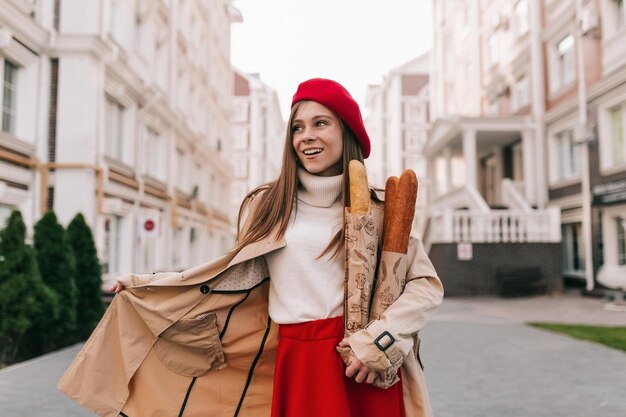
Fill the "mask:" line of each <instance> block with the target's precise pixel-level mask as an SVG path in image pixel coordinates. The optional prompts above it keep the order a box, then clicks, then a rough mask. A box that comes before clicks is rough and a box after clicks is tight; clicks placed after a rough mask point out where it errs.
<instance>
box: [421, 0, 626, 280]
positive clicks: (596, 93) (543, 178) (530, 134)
mask: <svg viewBox="0 0 626 417" xmlns="http://www.w3.org/2000/svg"><path fill="white" fill-rule="evenodd" d="M625 20H626V18H625V11H624V4H623V2H622V1H621V0H601V1H585V0H563V1H556V0H517V1H513V2H510V1H490V2H487V1H473V2H461V1H454V0H441V1H439V0H437V1H435V50H434V51H433V56H434V59H433V73H432V91H433V93H432V96H433V98H432V110H433V120H434V122H433V130H432V132H431V135H430V138H429V142H428V144H427V146H426V153H427V155H428V157H429V161H430V162H431V175H432V176H433V177H434V178H435V186H434V187H433V189H432V190H433V193H432V194H431V198H432V201H433V204H432V205H431V207H432V208H433V211H432V216H431V225H434V226H435V227H434V229H435V232H436V233H435V240H434V241H433V244H434V242H435V241H437V242H445V241H448V242H456V243H459V242H461V241H462V240H467V241H469V242H470V243H471V241H474V242H480V241H485V240H489V239H491V240H493V239H496V240H498V241H508V242H511V241H512V239H513V238H514V239H516V241H517V242H524V244H525V245H526V246H528V245H529V244H532V245H531V246H536V245H538V244H541V245H542V246H538V247H542V248H543V249H542V254H543V253H545V252H544V251H545V250H548V248H549V253H552V252H553V251H554V248H553V247H552V245H550V243H551V242H552V243H554V242H558V241H561V244H560V247H561V249H560V252H559V253H558V254H555V255H556V256H555V257H556V258H557V259H560V261H559V265H558V269H555V268H554V265H547V264H545V263H544V264H541V262H543V259H544V258H543V257H542V256H540V255H541V254H538V253H536V252H529V253H528V254H526V255H525V258H526V259H531V258H535V259H536V260H535V261H533V263H534V265H532V264H530V263H529V264H528V265H525V266H527V267H531V266H538V267H539V268H540V270H541V271H542V274H543V275H544V276H549V278H548V288H549V289H550V288H551V289H554V290H558V288H559V283H557V282H556V281H554V280H555V278H554V277H555V276H557V275H558V279H559V281H560V282H563V280H568V281H569V282H574V283H576V282H578V283H580V284H584V285H585V287H586V288H587V289H588V290H592V289H594V288H595V287H597V286H598V284H600V286H603V285H604V286H608V287H613V288H620V287H621V288H624V287H626V283H625V282H624V281H623V280H624V278H621V277H626V274H625V273H624V272H626V269H624V268H625V266H624V265H625V264H626V260H625V255H624V253H625V244H624V220H623V219H624V217H625V216H626V207H625V206H624V201H625V197H626V192H625V190H626V181H625V176H626V173H625V171H626V163H625V162H626V159H625V158H624V155H623V154H624V141H625V139H624V135H625V133H624V129H623V126H624V107H625V106H624V103H625V102H626V101H625V95H624V94H625V89H626V66H625V64H626V49H625V47H624V46H623V45H626V43H625V42H624V40H626V26H625V25H624V22H625ZM446 209H448V216H451V217H446V215H444V214H442V213H444V212H446ZM449 209H457V210H456V211H453V212H450V211H449ZM459 209H465V210H464V212H461V210H459ZM468 209H469V210H468ZM555 210H556V213H555ZM472 212H474V213H476V212H482V215H480V216H479V215H478V214H472ZM519 213H526V214H525V215H524V216H523V217H524V218H522V217H519V216H520V214H519ZM494 216H497V217H498V218H499V220H494ZM531 217H534V220H531ZM485 219H487V220H485ZM485 221H486V222H487V223H486V224H487V226H488V227H487V228H486V227H485ZM444 223H445V224H446V225H443V224H444ZM476 226H478V227H479V228H482V229H485V230H487V229H489V230H491V231H490V232H489V234H488V235H487V236H486V238H487V239H486V238H485V237H479V236H472V234H476V233H477V232H476V230H475V229H476ZM494 228H496V229H497V230H496V233H495V236H494V232H493V230H494ZM512 230H514V231H515V234H511V231H512ZM539 231H543V233H540V234H538V232H539ZM466 232H467V233H469V236H465V237H464V235H465V234H466ZM505 232H506V233H505ZM437 233H443V234H447V237H446V238H442V235H441V234H439V235H437ZM481 233H482V232H481ZM505 239H506V240H505ZM546 245H547V246H546ZM518 263H519V262H518ZM484 265H485V267H484V268H482V269H480V268H479V269H480V271H481V273H484V274H486V275H488V276H493V273H494V271H493V268H494V265H493V263H491V264H490V263H488V262H487V263H484ZM522 266H524V265H522V264H521V263H520V267H522ZM487 279H488V278H487ZM550 280H553V282H552V284H551V283H550V282H551V281H550Z"/></svg>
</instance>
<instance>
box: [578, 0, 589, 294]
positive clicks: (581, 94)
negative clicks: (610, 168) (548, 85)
mask: <svg viewBox="0 0 626 417" xmlns="http://www.w3.org/2000/svg"><path fill="white" fill-rule="evenodd" d="M582 12H583V3H582V0H576V30H575V31H574V33H575V37H576V70H577V75H578V126H577V129H576V136H575V141H576V142H577V143H578V144H579V145H580V170H581V173H580V175H581V194H582V211H583V224H582V227H583V239H584V242H585V280H586V282H587V285H586V288H587V291H591V290H593V287H594V279H593V251H592V236H591V189H590V178H589V139H590V137H589V136H590V135H589V131H588V128H587V91H586V86H585V59H584V53H583V45H582V40H583V34H582V26H581V23H582Z"/></svg>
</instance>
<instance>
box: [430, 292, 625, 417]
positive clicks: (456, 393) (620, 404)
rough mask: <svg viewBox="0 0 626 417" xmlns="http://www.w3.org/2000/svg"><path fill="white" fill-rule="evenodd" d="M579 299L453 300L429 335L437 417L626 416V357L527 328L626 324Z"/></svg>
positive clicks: (620, 315) (597, 303)
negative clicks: (552, 324) (553, 324)
mask: <svg viewBox="0 0 626 417" xmlns="http://www.w3.org/2000/svg"><path fill="white" fill-rule="evenodd" d="M605 304H606V301H604V300H601V299H594V298H580V297H573V296H559V297H535V298H528V299H509V300H503V299H498V298H483V299H475V298H474V299H446V301H445V302H444V304H443V305H442V307H441V309H440V311H439V312H438V314H437V316H436V317H435V319H434V320H433V321H432V322H431V323H430V324H429V325H428V326H427V328H426V329H425V330H424V331H423V332H422V338H423V348H422V359H423V360H424V363H425V366H426V369H425V371H426V379H427V383H428V388H429V391H430V397H431V402H432V404H433V411H434V414H435V416H436V417H626V394H625V393H626V353H624V352H621V351H618V350H614V349H609V348H606V347H604V346H602V345H598V344H595V343H590V342H585V341H579V340H576V339H572V338H569V337H567V336H562V335H559V334H555V333H550V332H546V331H543V330H539V329H535V328H532V327H529V326H525V325H524V324H522V323H523V322H525V321H536V322H560V323H588V324H599V325H613V326H626V312H616V311H609V310H606V309H605Z"/></svg>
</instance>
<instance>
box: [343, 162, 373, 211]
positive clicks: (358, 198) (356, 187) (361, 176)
mask: <svg viewBox="0 0 626 417" xmlns="http://www.w3.org/2000/svg"><path fill="white" fill-rule="evenodd" d="M348 170H349V173H350V212H351V213H352V214H367V213H369V211H370V204H371V202H370V190H369V185H368V183H367V171H365V166H364V165H363V164H362V163H361V162H359V161H357V160H356V159H353V160H352V161H350V165H349V166H348Z"/></svg>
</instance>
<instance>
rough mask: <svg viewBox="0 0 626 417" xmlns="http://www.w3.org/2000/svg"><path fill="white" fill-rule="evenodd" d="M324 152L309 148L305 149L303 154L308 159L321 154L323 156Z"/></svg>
mask: <svg viewBox="0 0 626 417" xmlns="http://www.w3.org/2000/svg"><path fill="white" fill-rule="evenodd" d="M323 151H324V150H323V149H322V148H308V149H304V150H303V151H302V153H303V154H304V156H305V157H307V158H313V157H315V156H317V155H319V154H321V153H322V152H323Z"/></svg>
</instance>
